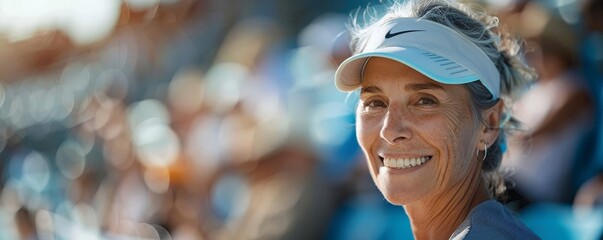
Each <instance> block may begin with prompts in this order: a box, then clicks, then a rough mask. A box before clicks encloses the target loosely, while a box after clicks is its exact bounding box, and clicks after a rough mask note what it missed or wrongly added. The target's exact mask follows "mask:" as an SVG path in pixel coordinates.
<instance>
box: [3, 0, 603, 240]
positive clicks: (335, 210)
mask: <svg viewBox="0 0 603 240" xmlns="http://www.w3.org/2000/svg"><path fill="white" fill-rule="evenodd" d="M470 3H471V4H473V5H472V6H475V7H478V8H481V9H486V10H487V11H489V12H491V13H493V14H496V15H498V16H499V17H500V21H501V23H502V25H504V26H505V27H504V28H505V29H507V30H508V32H509V34H511V35H514V36H520V37H522V38H524V39H525V41H524V45H525V49H526V52H525V58H526V61H528V62H530V63H531V64H532V65H533V66H535V67H536V70H537V71H538V73H539V75H540V78H539V80H538V81H537V82H536V83H534V84H533V85H531V86H530V87H529V88H527V89H525V94H523V95H522V96H521V97H520V98H519V100H518V101H517V103H516V104H514V105H512V106H509V108H510V110H512V111H513V113H514V115H515V116H516V117H517V118H518V119H519V120H520V121H522V122H523V123H524V125H525V128H522V129H520V130H519V131H511V133H510V134H509V135H508V146H507V151H506V153H505V158H504V160H503V165H504V166H503V167H504V169H505V174H506V176H507V178H508V185H509V188H510V190H509V192H508V195H507V199H506V201H505V203H506V206H507V207H509V208H510V209H512V210H514V211H517V213H518V215H519V217H520V218H522V219H523V220H524V222H525V223H526V224H527V225H528V226H529V227H530V228H532V229H533V230H534V231H535V232H536V233H537V234H538V235H539V236H541V237H542V238H543V239H602V238H603V208H602V206H603V205H602V204H603V128H602V126H603V125H602V124H601V123H602V121H603V119H602V116H601V112H602V111H603V97H602V96H601V89H602V87H603V84H602V83H603V73H602V70H603V2H601V1H598V0H540V1H519V0H505V1H494V0H491V1H483V2H470ZM368 4H370V5H371V6H375V5H378V4H380V2H378V1H369V0H353V1H318V0H302V1H276V0H252V1H250V0H247V1H243V0H227V1H225V0H85V1H84V0H53V1H49V0H19V1H15V0H0V239H411V238H412V235H411V230H410V228H409V221H408V218H407V217H406V215H405V214H404V210H403V209H402V208H401V207H396V206H392V205H390V204H389V203H387V202H386V201H385V200H384V199H383V197H382V196H381V194H380V193H379V192H378V190H377V189H376V187H374V185H373V183H372V180H371V179H370V176H369V173H368V171H367V170H366V166H365V165H364V164H365V163H364V159H363V156H362V155H361V152H360V151H359V148H358V146H357V144H356V140H355V133H354V117H353V108H354V104H355V101H354V96H348V95H346V94H342V93H339V92H338V91H337V90H336V89H335V87H334V85H333V82H332V78H333V74H334V70H335V68H336V66H337V65H338V64H339V63H340V62H341V61H342V60H343V59H345V58H346V57H348V56H349V55H350V50H349V47H348V38H349V36H348V35H347V34H346V32H345V26H346V23H348V20H349V16H350V14H353V13H354V12H355V11H357V10H358V8H359V7H366V6H367V5H368ZM377 9H379V8H377Z"/></svg>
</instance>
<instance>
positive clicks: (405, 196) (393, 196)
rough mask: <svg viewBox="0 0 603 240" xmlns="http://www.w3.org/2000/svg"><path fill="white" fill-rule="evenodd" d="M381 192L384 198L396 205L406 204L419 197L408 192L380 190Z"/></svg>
mask: <svg viewBox="0 0 603 240" xmlns="http://www.w3.org/2000/svg"><path fill="white" fill-rule="evenodd" d="M381 194H382V195H383V197H385V200H387V201H388V202H389V203H391V204H393V205H396V206H403V205H408V204H411V203H414V202H416V201H418V200H419V199H420V198H419V197H418V196H417V195H416V194H409V193H400V192H398V193H388V192H384V191H381Z"/></svg>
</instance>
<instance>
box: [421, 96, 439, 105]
mask: <svg viewBox="0 0 603 240" xmlns="http://www.w3.org/2000/svg"><path fill="white" fill-rule="evenodd" d="M417 103H418V104H420V105H433V104H436V101H435V100H434V99H432V98H428V97H422V98H421V99H419V102H417Z"/></svg>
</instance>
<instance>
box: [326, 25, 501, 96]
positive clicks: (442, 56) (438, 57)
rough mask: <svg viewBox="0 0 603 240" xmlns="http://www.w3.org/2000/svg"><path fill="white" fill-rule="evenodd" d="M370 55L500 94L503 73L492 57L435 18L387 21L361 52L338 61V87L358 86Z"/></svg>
mask: <svg viewBox="0 0 603 240" xmlns="http://www.w3.org/2000/svg"><path fill="white" fill-rule="evenodd" d="M370 57H383V58H388V59H392V60H395V61H398V62H400V63H402V64H405V65H407V66H409V67H411V68H413V69H415V70H416V71H418V72H420V73H422V74H423V75H425V76H427V77H429V78H431V79H433V80H435V81H437V82H440V83H444V84H464V83H469V82H474V81H477V80H479V81H480V82H481V83H482V84H483V85H484V86H485V87H486V88H487V89H488V90H489V91H490V93H491V94H492V97H493V99H496V98H498V97H499V96H500V74H499V72H498V70H497V69H496V67H495V66H494V64H493V63H492V61H491V60H490V58H488V56H487V55H486V54H485V53H484V52H483V51H482V50H481V49H480V48H479V47H477V46H476V45H475V44H474V43H473V42H471V41H470V40H469V39H467V38H466V37H464V36H462V35H461V34H460V33H458V32H456V31H454V30H452V29H450V28H448V27H446V26H444V25H441V24H439V23H436V22H432V21H429V20H421V19H417V18H399V19H396V20H394V21H390V22H388V23H386V24H385V25H384V26H382V27H381V28H380V29H378V30H376V32H375V33H374V34H372V36H371V37H370V38H369V41H368V42H367V44H366V46H365V47H364V49H363V50H362V52H361V53H359V54H356V55H354V56H351V57H350V58H348V59H346V60H345V61H344V62H343V63H341V65H339V67H338V68H337V72H336V73H335V85H336V86H337V89H339V90H340V91H343V92H349V91H353V90H355V89H356V88H358V87H359V86H360V83H361V81H362V74H363V68H364V66H365V64H366V62H367V61H368V59H369V58H370Z"/></svg>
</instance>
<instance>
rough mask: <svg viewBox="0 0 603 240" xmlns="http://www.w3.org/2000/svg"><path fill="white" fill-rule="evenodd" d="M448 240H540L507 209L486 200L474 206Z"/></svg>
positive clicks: (497, 203) (494, 201)
mask: <svg viewBox="0 0 603 240" xmlns="http://www.w3.org/2000/svg"><path fill="white" fill-rule="evenodd" d="M450 239H453V240H460V239H488V240H495V239H540V238H539V237H538V236H536V234H534V233H533V232H532V231H531V230H530V229H528V227H526V225H524V224H523V222H521V220H519V219H517V218H516V217H515V216H513V214H512V213H511V211H509V209H507V208H506V207H505V206H503V205H502V204H500V203H499V202H497V201H496V200H488V201H485V202H482V203H480V204H478V205H477V206H475V208H473V209H472V210H471V212H469V216H467V218H466V219H465V221H463V223H461V225H460V226H459V227H458V228H457V229H456V231H454V233H453V234H452V236H451V237H450Z"/></svg>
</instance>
